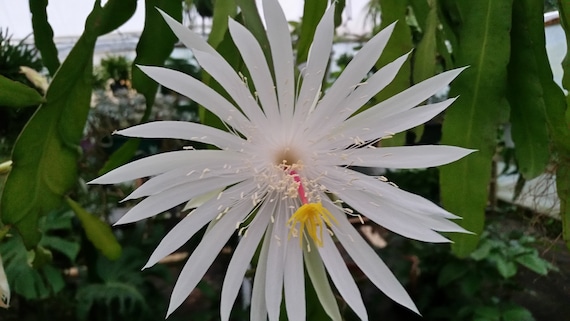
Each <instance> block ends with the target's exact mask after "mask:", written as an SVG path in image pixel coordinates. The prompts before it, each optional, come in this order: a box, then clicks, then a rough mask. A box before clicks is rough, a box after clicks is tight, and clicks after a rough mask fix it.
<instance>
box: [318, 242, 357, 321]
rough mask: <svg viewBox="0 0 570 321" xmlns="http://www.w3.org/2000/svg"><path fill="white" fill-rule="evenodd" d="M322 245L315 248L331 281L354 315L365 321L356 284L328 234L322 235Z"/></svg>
mask: <svg viewBox="0 0 570 321" xmlns="http://www.w3.org/2000/svg"><path fill="white" fill-rule="evenodd" d="M323 243H324V245H323V246H322V247H317V248H318V250H319V254H320V255H321V259H322V260H323V263H324V264H325V267H326V268H327V271H328V272H329V275H330V277H331V280H332V281H333V283H334V285H335V287H336V288H337V290H338V292H339V293H340V295H341V296H342V298H343V299H344V300H345V301H346V303H347V304H348V305H349V306H350V307H351V308H352V310H353V311H354V313H356V315H357V316H358V317H359V318H360V319H361V320H363V321H367V320H368V314H367V312H366V307H364V302H362V296H361V295H360V290H358V287H357V286H356V283H354V279H353V277H352V275H351V274H350V272H349V271H348V268H347V267H346V263H345V262H344V260H343V259H342V257H341V256H340V253H339V252H338V249H337V247H336V245H335V244H334V242H333V240H332V239H331V237H330V235H329V234H328V233H323Z"/></svg>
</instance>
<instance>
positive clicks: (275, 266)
mask: <svg viewBox="0 0 570 321" xmlns="http://www.w3.org/2000/svg"><path fill="white" fill-rule="evenodd" d="M277 202H278V204H277V208H276V211H277V213H275V223H274V226H273V233H272V234H270V235H268V237H270V238H271V241H270V243H269V254H268V256H267V278H266V280H265V282H266V283H265V302H266V303H267V312H268V314H269V321H278V320H279V313H280V312H281V311H280V309H281V299H282V294H283V272H284V262H285V253H286V251H287V245H288V244H287V243H288V242H287V237H288V236H287V234H288V232H289V228H288V227H287V217H286V213H285V211H286V209H287V207H286V203H284V202H282V201H277ZM266 237H267V236H266Z"/></svg>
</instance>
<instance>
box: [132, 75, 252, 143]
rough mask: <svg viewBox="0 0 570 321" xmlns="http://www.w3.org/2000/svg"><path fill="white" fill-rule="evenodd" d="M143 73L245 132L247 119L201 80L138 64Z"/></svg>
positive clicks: (247, 124) (247, 126)
mask: <svg viewBox="0 0 570 321" xmlns="http://www.w3.org/2000/svg"><path fill="white" fill-rule="evenodd" d="M138 67H139V68H140V69H141V70H142V71H143V72H144V73H145V74H147V75H148V76H149V77H150V78H152V79H154V80H155V81H156V82H158V83H159V84H161V85H163V86H165V87H167V88H170V89H172V90H174V91H176V92H177V93H179V94H181V95H184V96H186V97H188V98H190V99H192V100H194V101H196V102H197V103H198V104H200V105H202V106H204V108H206V109H208V110H209V111H211V112H212V113H214V114H215V115H216V116H218V117H219V118H220V119H221V120H222V121H223V122H225V123H227V124H228V125H230V126H232V127H233V128H235V129H237V130H239V131H240V132H242V133H247V130H246V129H247V128H249V127H250V126H251V124H250V122H249V120H248V119H247V118H246V117H245V116H244V115H243V114H242V113H241V112H240V111H239V110H237V109H236V108H235V107H234V106H233V105H232V104H231V103H229V102H228V101H227V100H226V99H225V98H223V97H222V96H220V94H218V93H217V92H216V91H215V90H213V89H212V88H210V87H208V86H206V84H204V83H202V82H201V81H199V80H197V79H195V78H193V77H192V76H189V75H187V74H185V73H182V72H179V71H176V70H171V69H167V68H161V67H151V66H138Z"/></svg>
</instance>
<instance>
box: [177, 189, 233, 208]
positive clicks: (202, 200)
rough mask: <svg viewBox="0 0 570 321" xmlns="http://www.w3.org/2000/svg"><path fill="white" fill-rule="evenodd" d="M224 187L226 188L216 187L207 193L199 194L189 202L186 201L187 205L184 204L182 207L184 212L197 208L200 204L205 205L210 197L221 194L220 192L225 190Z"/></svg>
mask: <svg viewBox="0 0 570 321" xmlns="http://www.w3.org/2000/svg"><path fill="white" fill-rule="evenodd" d="M224 189H225V188H220V189H216V190H213V191H211V192H207V193H204V194H202V195H198V196H196V197H194V198H193V199H191V200H190V201H188V203H186V205H184V208H183V209H182V211H183V212H184V211H188V210H191V209H193V208H197V207H199V206H202V205H204V204H205V203H206V202H207V201H209V200H210V199H212V198H214V197H216V196H218V195H220V193H221V192H223V191H224Z"/></svg>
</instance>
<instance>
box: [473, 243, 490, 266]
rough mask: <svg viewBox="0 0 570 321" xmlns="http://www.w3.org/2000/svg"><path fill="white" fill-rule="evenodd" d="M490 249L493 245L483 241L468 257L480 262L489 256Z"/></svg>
mask: <svg viewBox="0 0 570 321" xmlns="http://www.w3.org/2000/svg"><path fill="white" fill-rule="evenodd" d="M492 249H493V244H492V243H491V242H486V240H484V241H483V242H481V244H480V246H479V247H478V248H477V249H476V250H475V251H473V252H471V254H470V257H471V258H472V259H474V260H475V261H481V260H483V259H486V258H487V257H488V256H489V254H490V253H491V250H492Z"/></svg>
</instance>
